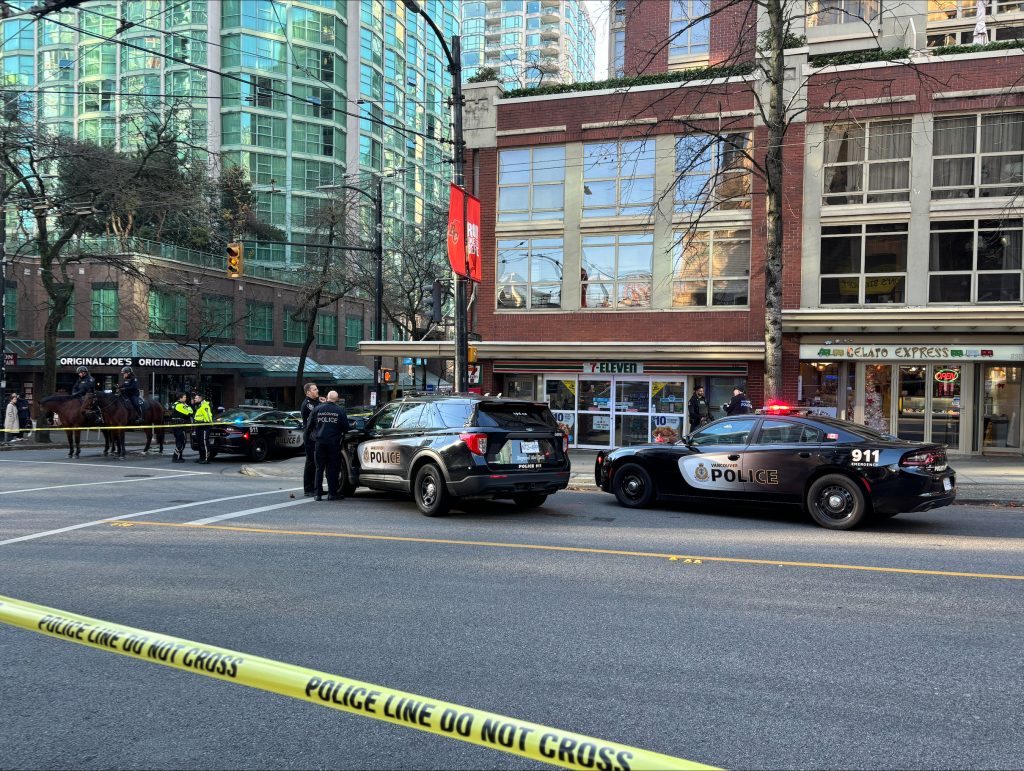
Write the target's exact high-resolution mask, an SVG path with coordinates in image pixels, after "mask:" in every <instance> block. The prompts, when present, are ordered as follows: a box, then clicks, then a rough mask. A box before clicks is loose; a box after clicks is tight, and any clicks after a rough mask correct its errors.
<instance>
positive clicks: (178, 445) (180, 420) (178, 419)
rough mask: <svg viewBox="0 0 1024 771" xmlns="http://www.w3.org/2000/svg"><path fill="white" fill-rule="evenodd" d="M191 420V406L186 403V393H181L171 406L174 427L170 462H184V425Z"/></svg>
mask: <svg viewBox="0 0 1024 771" xmlns="http://www.w3.org/2000/svg"><path fill="white" fill-rule="evenodd" d="M191 422H192V407H190V406H189V403H188V394H187V393H183V394H182V395H181V396H179V397H178V401H176V402H175V403H174V406H173V407H172V408H171V423H172V424H173V426H174V428H173V429H171V430H172V431H174V457H173V458H171V462H172V463H184V462H185V426H186V425H188V424H189V423H191Z"/></svg>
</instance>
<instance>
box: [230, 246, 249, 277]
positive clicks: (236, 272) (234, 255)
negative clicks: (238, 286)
mask: <svg viewBox="0 0 1024 771" xmlns="http://www.w3.org/2000/svg"><path fill="white" fill-rule="evenodd" d="M244 254H245V250H244V248H243V247H242V244H241V243H240V242H238V241H235V242H233V243H230V244H228V247H227V257H228V263H227V270H228V278H241V277H242V260H243V258H244Z"/></svg>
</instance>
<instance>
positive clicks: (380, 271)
mask: <svg viewBox="0 0 1024 771" xmlns="http://www.w3.org/2000/svg"><path fill="white" fill-rule="evenodd" d="M376 204H377V211H376V223H375V233H376V235H375V237H374V242H373V245H374V251H375V253H376V254H375V257H376V260H377V264H376V266H375V267H376V270H377V275H376V276H375V279H376V281H375V285H374V298H373V314H374V330H373V339H374V340H376V341H377V342H380V341H381V340H383V339H384V329H383V327H384V175H383V174H381V175H380V176H378V177H377V201H376ZM380 368H381V356H380V354H379V353H378V354H377V355H376V356H374V357H373V378H374V382H375V383H376V389H377V390H376V393H377V406H378V407H380V405H381V387H382V386H383V383H381V372H380Z"/></svg>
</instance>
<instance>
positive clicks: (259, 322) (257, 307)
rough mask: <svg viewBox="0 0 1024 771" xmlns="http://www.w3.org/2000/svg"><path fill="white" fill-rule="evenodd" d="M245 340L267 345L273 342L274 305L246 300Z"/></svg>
mask: <svg viewBox="0 0 1024 771" xmlns="http://www.w3.org/2000/svg"><path fill="white" fill-rule="evenodd" d="M245 342H247V343H255V344H257V345H259V344H263V345H269V344H271V343H273V342H274V305H273V303H261V302H256V301H254V300H247V301H246V303H245Z"/></svg>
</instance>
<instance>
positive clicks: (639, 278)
mask: <svg viewBox="0 0 1024 771" xmlns="http://www.w3.org/2000/svg"><path fill="white" fill-rule="evenodd" d="M653 257H654V236H653V235H652V234H650V233H638V234H632V235H614V234H607V235H599V236H584V237H583V269H582V271H581V273H580V298H581V299H580V304H581V306H582V307H584V308H592V309H597V308H608V309H613V310H614V309H618V310H626V309H630V308H650V307H651V290H652V264H653Z"/></svg>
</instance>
